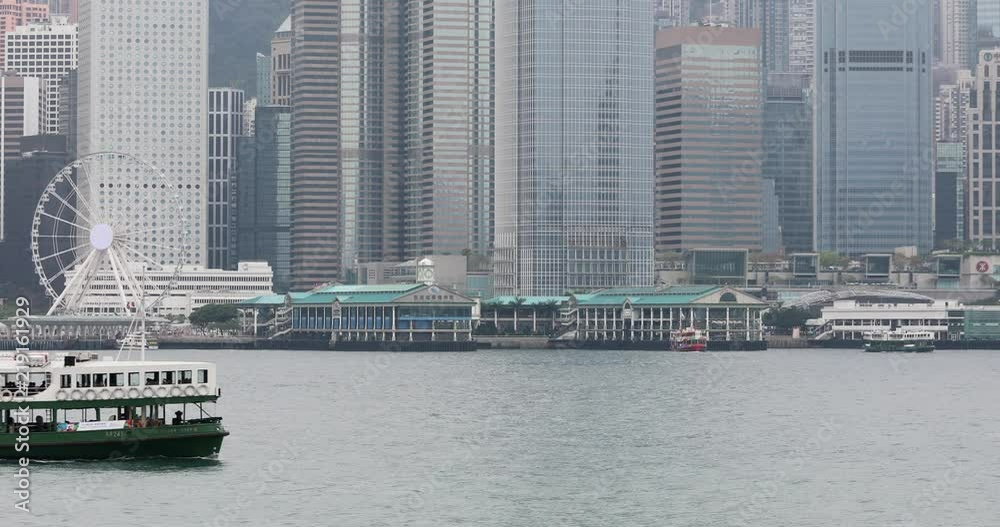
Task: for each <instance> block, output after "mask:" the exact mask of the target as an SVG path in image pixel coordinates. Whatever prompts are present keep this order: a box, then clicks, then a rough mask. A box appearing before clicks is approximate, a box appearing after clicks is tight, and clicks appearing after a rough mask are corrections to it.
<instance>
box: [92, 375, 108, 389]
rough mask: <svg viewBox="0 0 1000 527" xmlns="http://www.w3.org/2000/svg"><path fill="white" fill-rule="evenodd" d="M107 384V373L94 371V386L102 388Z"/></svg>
mask: <svg viewBox="0 0 1000 527" xmlns="http://www.w3.org/2000/svg"><path fill="white" fill-rule="evenodd" d="M107 385H108V374H107V373H95V374H94V388H104V387H105V386H107Z"/></svg>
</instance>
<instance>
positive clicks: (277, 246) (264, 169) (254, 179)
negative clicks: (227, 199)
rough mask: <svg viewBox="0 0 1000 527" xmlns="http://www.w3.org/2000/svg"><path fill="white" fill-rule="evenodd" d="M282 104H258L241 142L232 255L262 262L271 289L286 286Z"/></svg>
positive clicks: (286, 166) (287, 169)
mask: <svg viewBox="0 0 1000 527" xmlns="http://www.w3.org/2000/svg"><path fill="white" fill-rule="evenodd" d="M291 117H292V116H291V113H290V112H289V109H288V107H287V106H260V107H258V108H257V117H256V121H257V133H256V134H255V135H254V136H253V137H244V138H242V139H241V140H240V145H241V147H240V148H239V149H238V150H237V156H238V161H237V165H238V170H239V176H238V181H239V190H238V194H239V198H238V219H237V225H238V236H237V243H236V245H237V247H238V249H237V253H238V254H239V260H240V261H251V260H253V261H266V262H268V263H269V264H271V268H272V269H273V270H274V290H275V291H276V292H279V293H284V292H287V291H288V290H289V288H290V287H291V196H290V185H291V126H292V118H291Z"/></svg>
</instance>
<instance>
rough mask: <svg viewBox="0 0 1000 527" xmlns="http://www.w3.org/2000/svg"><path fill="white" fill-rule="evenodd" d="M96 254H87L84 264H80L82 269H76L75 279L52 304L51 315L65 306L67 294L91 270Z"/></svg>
mask: <svg viewBox="0 0 1000 527" xmlns="http://www.w3.org/2000/svg"><path fill="white" fill-rule="evenodd" d="M96 253H97V251H90V252H89V253H87V257H86V258H85V259H84V260H83V263H82V264H80V267H79V268H77V269H76V272H75V273H74V274H73V278H72V279H71V280H70V281H69V283H68V284H66V286H65V287H63V290H62V293H59V296H57V297H56V299H55V300H54V301H53V302H52V307H50V308H49V312H48V314H49V315H52V314H54V313H55V312H56V310H57V309H58V308H59V306H61V305H63V302H64V301H65V298H66V294H67V293H69V292H70V291H71V290H72V289H73V288H74V287H76V284H77V282H79V281H80V280H81V279H82V278H81V277H82V276H83V275H84V274H85V272H84V271H86V270H88V269H89V268H90V266H91V263H92V262H93V260H94V255H95V254H96ZM67 269H69V267H64V268H63V270H62V271H60V272H59V274H58V275H56V276H54V277H52V278H50V279H49V281H50V282H51V281H53V280H55V278H56V277H58V276H59V275H61V274H63V273H65V272H66V270H67Z"/></svg>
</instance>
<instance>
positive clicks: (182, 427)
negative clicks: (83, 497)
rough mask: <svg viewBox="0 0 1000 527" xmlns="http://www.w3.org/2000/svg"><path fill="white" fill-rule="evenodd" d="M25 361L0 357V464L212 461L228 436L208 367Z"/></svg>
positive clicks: (83, 356)
mask: <svg viewBox="0 0 1000 527" xmlns="http://www.w3.org/2000/svg"><path fill="white" fill-rule="evenodd" d="M26 355H27V363H25V362H24V358H25V357H23V356H22V357H20V359H21V360H20V361H19V360H18V357H17V356H16V354H15V353H10V352H8V353H0V423H2V428H0V459H19V458H21V457H29V458H32V459H44V460H51V459H92V460H97V459H104V460H113V459H129V458H149V457H172V458H195V457H212V456H215V455H217V454H218V453H219V450H220V449H221V448H222V440H223V438H225V437H226V436H227V435H229V432H227V431H226V429H225V428H223V426H222V418H220V417H216V416H213V415H211V414H210V413H209V412H208V408H206V406H208V405H214V403H215V402H216V401H217V400H218V398H219V396H220V395H221V390H220V389H219V387H218V384H217V381H216V374H215V365H214V364H211V363H207V362H183V361H169V362H168V361H145V360H140V361H117V360H100V359H101V357H100V356H99V355H97V354H95V353H62V354H58V355H55V356H53V357H50V356H49V354H48V353H28V354H26ZM108 358H109V359H110V357H108ZM24 381H27V382H24ZM22 408H27V409H28V411H27V413H20V409H22ZM20 443H27V444H28V448H27V449H25V448H24V447H23V446H21V447H19V446H18V445H19V444H20Z"/></svg>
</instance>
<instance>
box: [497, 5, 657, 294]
mask: <svg viewBox="0 0 1000 527" xmlns="http://www.w3.org/2000/svg"><path fill="white" fill-rule="evenodd" d="M652 53H653V11H652V3H651V2H650V1H649V0H633V1H630V2H607V1H606V0H578V1H573V2H570V1H566V0H501V1H498V2H497V50H496V55H497V104H496V107H497V137H496V141H497V156H496V160H497V175H496V180H497V182H496V242H495V251H494V272H495V281H496V284H495V285H496V293H497V294H499V295H508V294H518V295H553V294H561V293H563V292H565V291H567V290H590V289H598V288H606V287H615V286H648V285H650V284H651V283H652V279H653V57H652Z"/></svg>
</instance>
